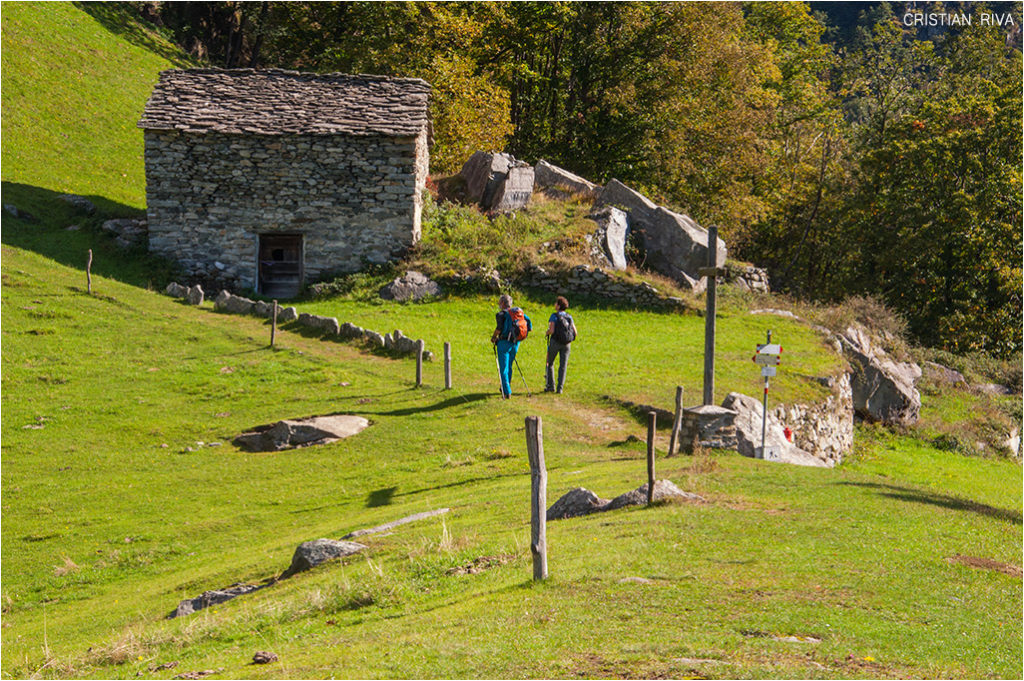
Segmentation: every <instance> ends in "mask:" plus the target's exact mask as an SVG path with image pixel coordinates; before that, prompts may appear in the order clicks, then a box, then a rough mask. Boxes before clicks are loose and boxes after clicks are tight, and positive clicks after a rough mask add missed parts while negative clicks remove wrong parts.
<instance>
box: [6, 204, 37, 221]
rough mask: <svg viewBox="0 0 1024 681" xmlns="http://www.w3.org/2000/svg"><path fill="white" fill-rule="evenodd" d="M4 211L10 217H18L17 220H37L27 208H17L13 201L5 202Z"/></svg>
mask: <svg viewBox="0 0 1024 681" xmlns="http://www.w3.org/2000/svg"><path fill="white" fill-rule="evenodd" d="M4 212H5V213H7V214H8V215H10V216H11V217H12V218H18V219H19V220H24V221H26V222H38V219H37V218H36V216H35V215H32V213H29V212H28V211H27V210H22V209H20V208H18V207H17V206H15V205H14V204H13V203H5V204H4Z"/></svg>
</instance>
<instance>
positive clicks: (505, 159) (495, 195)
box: [459, 151, 534, 213]
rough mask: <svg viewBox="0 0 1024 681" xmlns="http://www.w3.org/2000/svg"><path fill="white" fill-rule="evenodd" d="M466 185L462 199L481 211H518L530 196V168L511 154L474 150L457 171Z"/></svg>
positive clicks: (531, 171)
mask: <svg viewBox="0 0 1024 681" xmlns="http://www.w3.org/2000/svg"><path fill="white" fill-rule="evenodd" d="M459 175H460V176H462V179H463V180H464V181H465V183H466V200H467V201H469V202H470V203H475V204H478V205H479V206H480V208H481V209H482V210H485V211H491V210H493V211H495V212H499V213H507V212H510V211H513V210H518V209H520V208H522V207H523V206H525V205H526V204H527V203H529V201H530V196H531V195H532V194H533V181H534V174H533V168H531V167H530V166H529V165H527V164H525V163H523V162H521V161H517V160H516V159H515V157H514V156H512V155H511V154H493V153H489V152H486V151H478V152H476V153H475V154H473V155H472V156H470V157H469V160H468V161H466V163H465V164H464V165H463V166H462V170H461V171H460V172H459Z"/></svg>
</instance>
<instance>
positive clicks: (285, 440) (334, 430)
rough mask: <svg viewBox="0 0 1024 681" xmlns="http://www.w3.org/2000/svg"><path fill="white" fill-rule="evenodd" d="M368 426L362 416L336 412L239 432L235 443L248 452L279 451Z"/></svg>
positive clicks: (334, 438) (325, 441) (333, 438)
mask: <svg viewBox="0 0 1024 681" xmlns="http://www.w3.org/2000/svg"><path fill="white" fill-rule="evenodd" d="M368 425H370V422H369V421H367V420H366V419H364V418H363V417H361V416H352V415H348V414H335V415H332V416H313V417H310V418H307V419H286V420H283V421H278V422H277V423H274V424H272V425H270V426H264V427H262V428H257V429H256V430H254V431H252V432H249V433H242V434H241V435H239V436H238V437H236V438H235V441H234V442H235V445H236V446H238V447H239V448H241V449H245V450H247V451H250V452H279V451H282V450H285V449H294V448H295V447H307V446H310V445H321V444H328V443H330V442H335V441H337V440H340V439H341V438H345V437H350V436H352V435H355V434H356V433H359V432H360V431H362V430H363V429H364V428H366V427H367V426H368Z"/></svg>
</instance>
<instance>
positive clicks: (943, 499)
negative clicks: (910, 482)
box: [834, 482, 1021, 525]
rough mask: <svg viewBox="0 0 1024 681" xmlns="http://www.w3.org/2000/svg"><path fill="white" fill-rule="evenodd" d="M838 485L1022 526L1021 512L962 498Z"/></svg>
mask: <svg viewBox="0 0 1024 681" xmlns="http://www.w3.org/2000/svg"><path fill="white" fill-rule="evenodd" d="M834 484H836V485H849V486H852V487H863V488H865V489H870V490H874V491H876V492H878V494H880V495H881V496H883V497H887V498H889V499H897V500H899V501H910V502H913V503H918V504H931V505H932V506H940V507H942V508H948V509H950V510H953V511H970V512H971V513H977V514H979V515H983V516H986V517H988V518H995V519H997V520H1008V521H1010V522H1012V523H1013V524H1015V525H1020V524H1021V512H1020V511H1014V510H1011V509H1008V508H996V507H995V506H989V505H988V504H982V503H979V502H977V501H971V500H970V499H963V498H960V497H954V496H951V495H949V494H939V493H936V492H925V491H923V490H919V489H912V488H909V487H897V486H896V485H886V484H883V483H877V482H837V483H834Z"/></svg>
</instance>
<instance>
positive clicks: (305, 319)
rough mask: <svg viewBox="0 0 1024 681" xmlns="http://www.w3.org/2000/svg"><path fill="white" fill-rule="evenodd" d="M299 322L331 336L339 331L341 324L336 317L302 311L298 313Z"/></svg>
mask: <svg viewBox="0 0 1024 681" xmlns="http://www.w3.org/2000/svg"><path fill="white" fill-rule="evenodd" d="M299 324H301V325H303V326H306V327H308V328H310V329H319V330H320V331H323V332H324V333H326V334H328V335H332V336H336V335H338V333H339V332H340V331H341V326H340V325H339V324H338V320H337V319H336V318H334V317H323V316H321V315H318V314H309V313H308V312H303V313H302V314H300V315H299Z"/></svg>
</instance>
